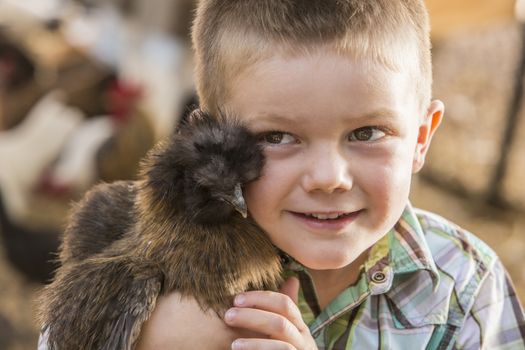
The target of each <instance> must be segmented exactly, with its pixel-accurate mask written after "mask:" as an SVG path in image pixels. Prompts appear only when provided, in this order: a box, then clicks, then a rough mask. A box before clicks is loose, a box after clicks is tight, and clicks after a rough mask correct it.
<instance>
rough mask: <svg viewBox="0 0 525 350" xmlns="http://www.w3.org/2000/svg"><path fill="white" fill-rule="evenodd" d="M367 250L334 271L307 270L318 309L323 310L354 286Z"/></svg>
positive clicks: (366, 257) (365, 258) (366, 255)
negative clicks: (313, 288) (344, 291)
mask: <svg viewBox="0 0 525 350" xmlns="http://www.w3.org/2000/svg"><path fill="white" fill-rule="evenodd" d="M368 253H369V249H368V250H365V251H364V252H363V253H362V254H361V255H360V256H359V257H357V259H356V260H354V261H353V262H351V263H350V264H348V265H346V266H344V267H342V268H340V269H334V270H313V269H307V270H308V273H309V274H310V276H311V277H312V281H313V284H314V287H315V293H316V295H317V302H318V303H319V307H320V308H321V310H323V309H324V308H325V307H326V306H328V304H330V302H331V301H332V300H334V299H335V298H336V297H337V296H338V295H339V294H340V293H341V292H342V291H343V290H345V289H346V288H348V287H350V286H352V285H354V284H355V283H356V282H357V281H358V279H359V275H360V273H361V267H362V266H363V264H364V263H365V261H366V260H367V259H368Z"/></svg>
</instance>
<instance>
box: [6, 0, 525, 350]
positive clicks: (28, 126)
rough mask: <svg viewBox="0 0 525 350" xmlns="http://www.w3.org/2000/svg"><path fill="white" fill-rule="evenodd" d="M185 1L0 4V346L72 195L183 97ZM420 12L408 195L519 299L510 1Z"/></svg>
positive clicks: (463, 1) (17, 330)
mask: <svg viewBox="0 0 525 350" xmlns="http://www.w3.org/2000/svg"><path fill="white" fill-rule="evenodd" d="M194 2H195V0H77V1H74V0H24V1H19V0H0V349H6V350H11V349H13V350H15V349H16V350H18V349H35V348H36V341H37V335H38V325H37V324H36V323H35V311H34V299H35V297H36V295H37V294H38V291H39V290H40V289H41V288H42V286H43V285H44V284H45V283H46V281H49V279H50V278H51V276H52V271H53V269H54V268H55V267H56V266H55V265H54V264H53V263H52V259H53V258H54V257H55V253H56V250H57V247H58V244H59V240H60V235H61V233H62V230H63V228H64V224H65V221H66V218H67V213H68V210H69V208H70V206H71V203H73V202H74V201H77V200H78V199H79V198H80V197H81V196H82V195H83V193H85V191H86V190H88V189H89V188H90V187H91V186H93V184H95V183H97V182H99V181H113V180H118V179H133V178H135V176H136V171H137V167H138V163H139V160H140V159H141V158H142V157H143V156H144V154H145V153H146V152H147V150H148V149H149V148H150V147H151V146H152V145H153V144H154V143H155V142H156V141H157V140H158V139H160V138H162V137H163V136H165V135H168V134H169V133H170V132H171V131H172V130H173V129H174V128H175V126H176V124H177V122H178V121H179V120H180V119H181V118H184V116H185V114H186V113H187V111H188V110H189V108H190V106H192V105H193V104H195V102H196V99H195V93H194V87H193V77H192V53H191V45H190V40H189V26H190V23H191V20H192V14H193V9H194V6H195V3H194ZM427 5H428V7H429V10H430V13H431V18H432V26H433V34H432V41H433V46H434V51H433V57H434V96H435V98H439V99H441V100H443V101H444V102H445V105H446V115H445V120H444V122H443V125H442V126H441V129H440V130H439V131H438V133H437V135H436V137H435V140H434V142H433V145H432V147H431V148H430V154H429V159H428V162H427V165H426V167H425V169H424V171H423V172H422V173H421V174H419V175H418V176H417V177H416V179H415V180H414V185H413V195H412V202H413V204H415V205H416V206H418V207H422V208H425V209H429V210H432V211H435V212H436V213H438V214H441V215H443V216H445V217H447V218H449V219H452V220H453V221H455V222H456V223H458V224H460V225H461V226H463V227H465V228H467V229H468V230H471V231H472V232H474V233H476V234H477V235H478V236H480V237H481V238H482V239H483V240H484V241H486V242H487V243H488V244H489V245H490V246H492V247H493V248H494V249H495V250H496V251H497V252H498V254H499V255H500V256H501V258H502V260H503V262H504V264H505V266H506V267H507V269H508V270H509V272H510V274H511V276H512V278H513V280H514V282H515V285H516V288H517V291H518V294H519V297H520V299H521V300H522V302H525V264H524V262H525V216H524V213H525V186H523V182H524V181H525V157H524V154H523V151H524V150H525V116H524V115H523V114H525V107H524V106H523V103H522V100H523V98H524V96H523V94H524V91H523V79H524V75H525V74H524V71H525V46H524V42H525V29H524V28H525V27H524V24H523V20H524V19H525V4H523V3H521V0H519V1H518V2H516V1H515V0H476V1H474V0H427ZM522 7H523V8H522Z"/></svg>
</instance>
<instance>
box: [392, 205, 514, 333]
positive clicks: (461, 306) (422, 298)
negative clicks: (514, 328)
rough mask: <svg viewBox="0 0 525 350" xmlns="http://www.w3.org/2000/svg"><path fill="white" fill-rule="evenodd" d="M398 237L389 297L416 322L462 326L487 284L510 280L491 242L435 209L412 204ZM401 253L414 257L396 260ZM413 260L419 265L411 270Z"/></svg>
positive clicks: (395, 241)
mask: <svg viewBox="0 0 525 350" xmlns="http://www.w3.org/2000/svg"><path fill="white" fill-rule="evenodd" d="M394 237H395V238H394V240H393V241H392V243H391V254H392V255H394V257H393V261H394V266H395V269H396V270H397V272H398V273H397V274H396V277H395V278H394V281H393V288H392V289H391V290H390V291H389V292H388V296H389V298H390V299H391V300H392V301H393V302H394V303H395V304H397V305H398V306H400V312H401V313H402V314H403V316H404V317H405V318H406V319H407V320H408V321H409V323H410V324H412V326H422V325H425V324H429V323H433V324H440V323H447V324H449V325H453V326H455V327H460V326H461V325H462V324H463V322H464V320H465V317H467V316H468V315H469V313H470V312H471V310H472V309H473V307H474V304H475V303H476V302H477V301H478V299H479V296H480V293H482V292H481V291H482V289H487V288H488V289H490V286H487V283H488V284H495V285H496V284H498V285H502V282H503V281H506V279H507V275H506V271H505V269H504V268H503V265H502V264H501V261H500V260H499V258H498V256H497V254H496V253H495V252H494V251H493V250H492V249H491V248H490V247H489V246H488V245H487V244H485V243H484V242H483V241H482V240H480V239H479V238H477V237H476V236H475V235H474V234H472V233H470V232H469V231H467V230H465V229H463V228H461V227H460V226H458V225H456V224H455V223H453V222H451V221H450V220H447V219H445V218H443V217H441V216H439V215H436V214H434V213H431V212H428V211H424V210H421V209H417V208H412V207H411V206H410V205H409V206H408V207H407V209H406V210H405V212H404V213H403V216H402V218H401V219H400V221H399V222H398V225H397V226H396V228H395V230H394ZM407 252H408V253H407ZM399 256H405V257H406V256H410V257H411V258H410V259H406V258H405V259H402V260H401V261H402V263H400V262H396V261H400V259H399ZM410 264H412V265H414V266H418V268H415V267H412V268H407V267H406V266H409V265H410ZM399 272H402V273H399ZM484 285H485V286H484ZM503 289H506V288H503ZM503 289H501V290H500V291H499V292H498V293H497V294H499V296H498V297H504V295H503V294H505V293H506V292H507V291H505V290H503ZM492 297H496V296H495V295H493V296H492ZM414 300H417V301H418V303H416V304H414V303H413V302H412V301H414ZM487 302H490V301H487ZM478 306H480V305H478Z"/></svg>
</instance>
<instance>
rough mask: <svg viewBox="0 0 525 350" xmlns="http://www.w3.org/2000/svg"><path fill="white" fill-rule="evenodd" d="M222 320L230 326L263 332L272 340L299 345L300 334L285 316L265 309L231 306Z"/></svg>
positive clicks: (300, 340)
mask: <svg viewBox="0 0 525 350" xmlns="http://www.w3.org/2000/svg"><path fill="white" fill-rule="evenodd" d="M224 321H225V322H226V323H227V324H228V325H229V326H230V327H238V328H243V329H247V330H250V331H253V332H257V333H261V334H265V335H266V336H268V338H270V339H273V340H280V341H283V342H286V343H290V344H294V345H299V344H301V343H302V341H303V339H302V335H301V333H300V332H299V330H298V329H297V328H296V327H295V325H294V324H292V323H291V322H290V320H288V319H287V318H285V317H283V316H281V315H279V314H276V313H273V312H268V311H265V310H259V309H252V308H231V309H229V310H228V311H227V312H226V315H225V316H224Z"/></svg>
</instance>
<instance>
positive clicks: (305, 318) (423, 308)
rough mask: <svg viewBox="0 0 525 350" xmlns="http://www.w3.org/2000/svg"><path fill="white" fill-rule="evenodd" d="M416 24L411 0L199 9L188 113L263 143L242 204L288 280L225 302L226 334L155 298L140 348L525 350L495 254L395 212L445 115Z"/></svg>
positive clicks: (216, 4)
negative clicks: (278, 254)
mask: <svg viewBox="0 0 525 350" xmlns="http://www.w3.org/2000/svg"><path fill="white" fill-rule="evenodd" d="M428 26H429V25H428V18H427V13H426V10H425V8H424V4H423V1H422V0H376V1H370V0H308V1H304V0H295V1H294V0H264V1H261V0H244V1H240V0H239V1H234V0H230V1H225V0H203V1H201V2H200V4H199V7H198V10H197V17H196V21H195V25H194V28H193V40H194V45H195V49H196V58H197V75H196V77H197V88H198V93H199V97H200V101H201V107H202V108H203V109H205V110H207V111H209V112H212V113H217V111H218V110H223V111H226V112H227V113H229V114H233V115H236V116H239V118H241V120H243V121H244V122H246V124H247V125H248V126H249V128H251V129H252V130H253V131H254V132H256V133H258V134H259V135H260V137H261V142H262V144H263V145H264V148H265V155H266V158H267V161H266V165H265V168H264V171H263V176H262V178H261V179H259V180H257V181H256V182H255V183H253V184H251V185H250V186H248V187H247V188H245V191H244V193H245V196H246V200H247V204H248V208H249V210H250V214H251V215H252V217H253V218H254V219H255V220H256V221H257V223H258V224H259V225H260V226H261V227H262V228H263V229H264V230H265V231H266V232H267V233H268V235H269V236H270V238H271V239H272V241H273V242H274V244H275V245H276V246H277V247H279V248H280V249H281V250H282V251H283V252H284V253H285V254H286V255H287V257H286V259H285V260H286V261H285V263H284V266H285V269H286V271H287V273H288V274H289V275H293V276H295V277H294V278H290V279H288V280H287V282H286V283H285V285H284V286H283V287H282V290H281V292H282V293H274V292H263V291H252V292H246V293H243V294H242V295H238V296H237V297H236V299H235V306H234V307H232V308H231V309H230V310H229V311H228V312H227V313H226V314H225V316H224V322H225V324H226V325H228V326H229V327H230V328H228V327H226V326H225V324H224V323H223V322H222V320H220V319H218V318H214V317H213V315H208V314H203V313H202V312H201V311H200V310H199V309H198V307H197V306H196V305H195V303H194V301H192V300H181V299H180V298H179V296H178V295H175V294H174V295H170V296H167V297H165V298H163V299H161V300H160V301H159V304H158V306H157V309H156V311H155V313H154V314H153V317H152V318H151V320H150V321H149V323H148V324H147V325H146V326H145V328H144V329H143V334H142V340H141V344H140V345H139V349H169V348H172V349H195V348H198V349H218V348H220V349H223V348H232V349H300V350H305V349H317V348H318V349H376V348H381V349H452V348H461V349H478V348H481V347H483V348H488V349H493V348H506V349H523V348H525V344H524V338H525V322H524V316H523V310H522V308H521V306H520V305H519V302H518V300H517V298H516V296H515V293H514V290H513V287H512V285H511V283H510V281H509V279H508V277H507V275H506V272H505V270H504V268H503V266H502V265H501V262H500V261H499V259H498V258H497V257H496V256H495V254H494V253H493V252H492V251H491V250H490V249H489V248H488V247H487V246H486V245H484V244H483V243H482V242H480V241H479V240H478V239H476V238H475V237H474V236H472V235H471V234H469V233H467V232H465V231H463V230H462V229H460V228H458V227H457V226H455V225H453V224H452V223H450V222H448V221H446V220H444V219H442V218H440V217H438V216H436V215H433V214H430V213H427V212H424V211H420V210H417V209H414V208H412V207H411V206H410V204H409V202H408V194H409V188H410V179H411V175H412V173H415V172H417V171H419V170H420V169H421V167H422V166H423V163H424V159H425V154H426V152H427V150H428V147H429V145H430V141H431V138H432V135H433V134H434V132H435V131H436V129H437V127H438V126H439V123H440V121H441V118H442V115H443V111H444V106H443V104H442V103H441V102H440V101H431V99H430V98H431V61H430V43H429V37H428V36H429V35H428V31H429V30H428ZM292 301H293V302H292Z"/></svg>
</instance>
